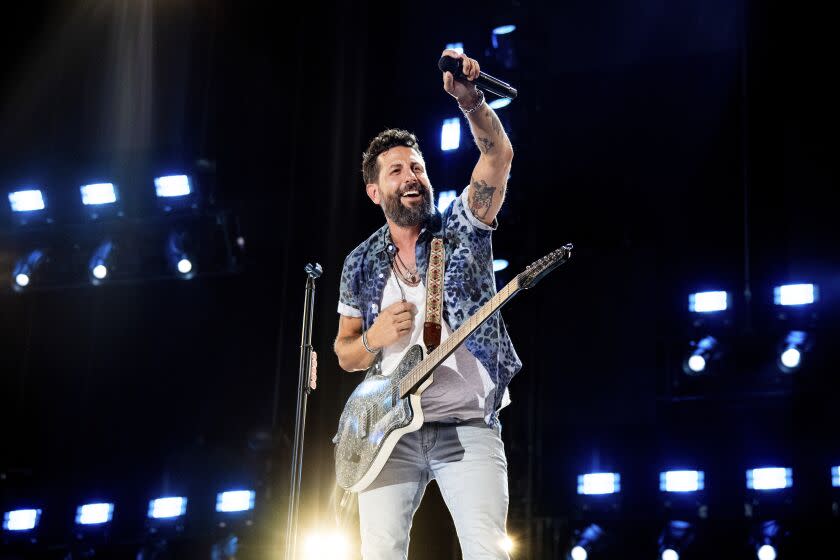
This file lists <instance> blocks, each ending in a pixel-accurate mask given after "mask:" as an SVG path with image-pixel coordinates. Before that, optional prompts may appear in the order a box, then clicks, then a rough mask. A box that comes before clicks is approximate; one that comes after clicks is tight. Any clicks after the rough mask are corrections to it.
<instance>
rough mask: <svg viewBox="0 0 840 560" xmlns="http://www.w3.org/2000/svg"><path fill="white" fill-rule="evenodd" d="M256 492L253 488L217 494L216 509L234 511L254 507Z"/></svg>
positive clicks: (226, 511) (227, 511)
mask: <svg viewBox="0 0 840 560" xmlns="http://www.w3.org/2000/svg"><path fill="white" fill-rule="evenodd" d="M255 497H256V492H254V491H253V490H230V491H227V492H219V493H218V494H216V511H218V512H225V513H232V512H236V511H248V510H251V509H254V499H255Z"/></svg>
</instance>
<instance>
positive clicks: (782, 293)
mask: <svg viewBox="0 0 840 560" xmlns="http://www.w3.org/2000/svg"><path fill="white" fill-rule="evenodd" d="M818 297H819V290H818V289H817V287H816V286H815V285H814V284H787V285H785V286H776V287H775V288H773V301H774V302H775V304H776V305H808V304H811V303H814V302H815V301H817V299H818Z"/></svg>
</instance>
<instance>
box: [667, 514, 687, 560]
mask: <svg viewBox="0 0 840 560" xmlns="http://www.w3.org/2000/svg"><path fill="white" fill-rule="evenodd" d="M693 541H694V527H693V526H692V524H691V523H689V522H688V521H679V520H676V519H675V520H672V521H669V522H668V523H667V524H666V525H665V528H664V529H663V530H662V533H661V534H660V535H659V558H660V559H661V560H679V558H680V555H681V554H682V553H684V552H685V551H686V550H687V549H688V547H689V546H690V545H691V543H692V542H693Z"/></svg>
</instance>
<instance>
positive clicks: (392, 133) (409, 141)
mask: <svg viewBox="0 0 840 560" xmlns="http://www.w3.org/2000/svg"><path fill="white" fill-rule="evenodd" d="M394 146H405V147H406V148H412V149H414V151H416V152H417V153H418V154H420V157H423V153H422V152H421V151H420V144H419V143H418V142H417V137H416V136H414V135H413V134H412V133H410V132H409V131H407V130H400V129H399V128H389V129H388V130H383V131H382V132H380V133H379V134H377V135H376V138H374V139H373V140H371V141H370V144H369V145H368V148H367V150H366V151H365V153H363V154H362V179H364V181H365V184H366V185H367V184H369V183H375V182H376V180H377V179H378V178H379V162H378V161H377V158H378V157H379V154H381V153H382V152H385V151H388V150H390V149H391V148H393V147H394Z"/></svg>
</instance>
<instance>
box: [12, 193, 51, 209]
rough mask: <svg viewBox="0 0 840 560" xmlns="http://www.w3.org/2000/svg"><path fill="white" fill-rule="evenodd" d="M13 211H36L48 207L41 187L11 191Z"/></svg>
mask: <svg viewBox="0 0 840 560" xmlns="http://www.w3.org/2000/svg"><path fill="white" fill-rule="evenodd" d="M9 205H10V206H11V207H12V212H34V211H36V210H43V209H44V208H46V204H45V203H44V195H43V193H42V192H41V191H40V190H39V189H27V190H23V191H15V192H11V193H9Z"/></svg>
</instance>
